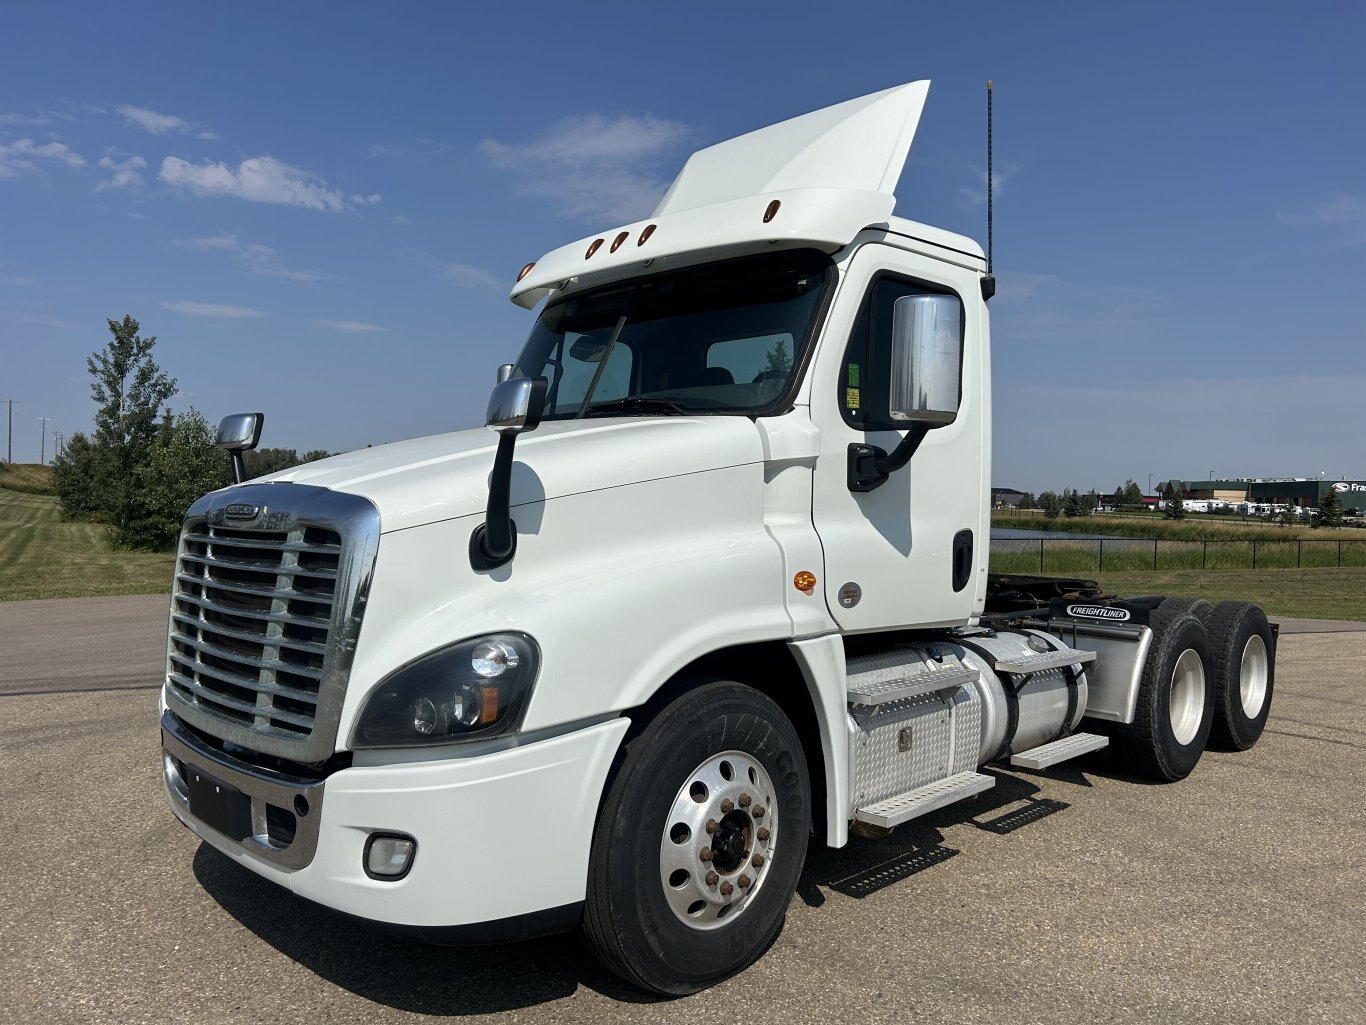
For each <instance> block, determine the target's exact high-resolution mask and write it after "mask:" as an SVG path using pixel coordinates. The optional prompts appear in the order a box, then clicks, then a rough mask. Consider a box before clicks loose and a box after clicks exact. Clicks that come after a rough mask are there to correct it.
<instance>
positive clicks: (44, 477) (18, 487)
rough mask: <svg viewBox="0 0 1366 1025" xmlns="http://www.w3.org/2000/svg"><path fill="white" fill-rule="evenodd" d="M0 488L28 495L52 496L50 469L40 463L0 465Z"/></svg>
mask: <svg viewBox="0 0 1366 1025" xmlns="http://www.w3.org/2000/svg"><path fill="white" fill-rule="evenodd" d="M0 488H8V489H9V490H10V491H22V492H24V493H26V494H30V495H54V494H56V492H55V491H54V490H53V488H52V467H50V466H43V465H42V464H40V463H0Z"/></svg>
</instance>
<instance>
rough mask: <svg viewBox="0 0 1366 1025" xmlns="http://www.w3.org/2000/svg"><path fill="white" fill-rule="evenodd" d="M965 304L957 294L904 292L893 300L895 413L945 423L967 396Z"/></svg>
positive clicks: (934, 423)
mask: <svg viewBox="0 0 1366 1025" xmlns="http://www.w3.org/2000/svg"><path fill="white" fill-rule="evenodd" d="M962 369H963V305H962V303H961V302H959V300H958V297H957V296H953V295H904V296H902V297H901V298H900V299H898V300H896V302H895V303H893V305H892V374H891V395H890V398H891V416H892V419H893V420H904V421H908V422H912V423H923V424H928V425H929V426H931V427H939V426H942V425H944V424H951V423H953V421H954V420H955V419H957V417H958V404H959V401H960V400H961V398H962Z"/></svg>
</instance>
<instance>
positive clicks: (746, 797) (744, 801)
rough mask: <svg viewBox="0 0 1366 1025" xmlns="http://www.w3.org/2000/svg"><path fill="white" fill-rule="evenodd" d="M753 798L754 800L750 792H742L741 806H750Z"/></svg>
mask: <svg viewBox="0 0 1366 1025" xmlns="http://www.w3.org/2000/svg"><path fill="white" fill-rule="evenodd" d="M753 800H754V798H752V797H750V796H749V794H741V795H740V807H741V808H748V807H749V805H750V802H751V801H753Z"/></svg>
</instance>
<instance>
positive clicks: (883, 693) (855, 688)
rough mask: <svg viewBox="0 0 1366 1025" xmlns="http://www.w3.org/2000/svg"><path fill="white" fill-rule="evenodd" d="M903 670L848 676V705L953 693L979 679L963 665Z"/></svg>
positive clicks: (873, 703)
mask: <svg viewBox="0 0 1366 1025" xmlns="http://www.w3.org/2000/svg"><path fill="white" fill-rule="evenodd" d="M915 664H917V665H919V664H920V663H915ZM904 668H905V667H898V669H897V670H896V671H891V670H886V669H884V670H876V671H873V672H866V673H856V674H854V675H852V676H850V677H849V704H851V705H882V704H886V703H887V702H889V701H901V700H903V699H905V698H916V697H919V696H920V695H922V694H937V693H939V692H941V691H946V690H957V689H958V688H959V687H963V686H966V685H967V684H969V683H976V682H977V681H978V680H979V679H981V676H982V674H981V673H979V672H978V671H977V670H976V669H970V668H968V667H967V666H954V667H952V668H949V669H935V670H921V671H920V672H918V673H906V672H904V671H902V670H903V669H904ZM879 677H882V678H881V679H879Z"/></svg>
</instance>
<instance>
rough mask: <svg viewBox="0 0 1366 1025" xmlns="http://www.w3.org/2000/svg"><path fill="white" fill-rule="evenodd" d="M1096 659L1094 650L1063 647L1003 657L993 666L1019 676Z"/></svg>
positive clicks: (1003, 671)
mask: <svg viewBox="0 0 1366 1025" xmlns="http://www.w3.org/2000/svg"><path fill="white" fill-rule="evenodd" d="M1095 660H1096V653H1095V652H1094V651H1081V650H1080V649H1078V648H1063V649H1062V650H1060V651H1045V652H1043V653H1041V654H1038V655H1020V656H1019V657H1017V658H1003V659H1001V660H1000V661H999V662H997V663H996V664H995V665H994V666H992V668H993V669H995V670H996V671H997V672H998V673H1015V674H1016V675H1017V676H1028V675H1029V674H1030V673H1041V672H1043V671H1044V670H1045V669H1061V668H1062V667H1063V666H1074V665H1076V664H1077V663H1079V662H1094V661H1095Z"/></svg>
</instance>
